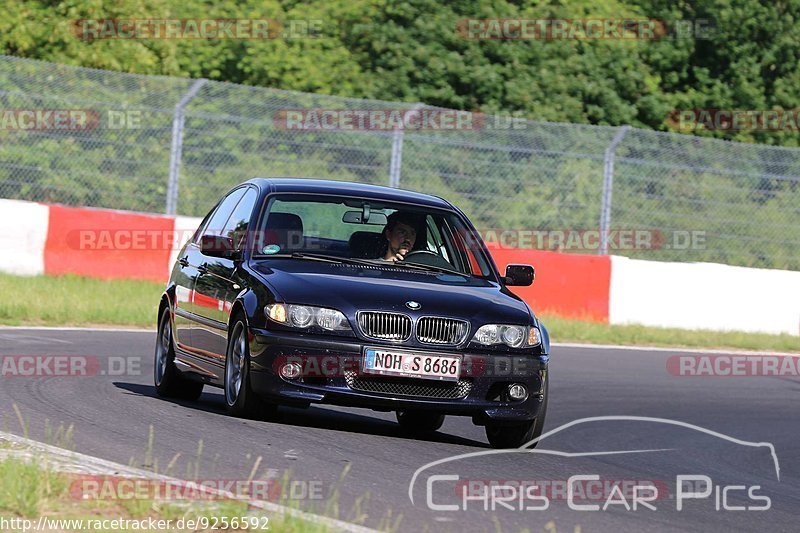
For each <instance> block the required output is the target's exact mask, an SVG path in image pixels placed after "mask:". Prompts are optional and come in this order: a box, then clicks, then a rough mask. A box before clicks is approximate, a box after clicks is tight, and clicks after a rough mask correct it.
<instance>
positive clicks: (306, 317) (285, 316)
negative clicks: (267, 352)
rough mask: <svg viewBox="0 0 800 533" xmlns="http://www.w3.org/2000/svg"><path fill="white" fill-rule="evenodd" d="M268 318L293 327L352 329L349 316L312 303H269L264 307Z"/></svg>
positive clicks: (331, 329) (330, 329) (332, 329)
mask: <svg viewBox="0 0 800 533" xmlns="http://www.w3.org/2000/svg"><path fill="white" fill-rule="evenodd" d="M264 313H265V314H266V315H267V318H269V319H270V320H272V321H274V322H278V323H279V324H283V325H285V326H290V327H293V328H300V329H308V328H311V327H313V326H317V327H319V328H321V329H323V330H325V331H350V324H349V322H347V317H345V316H344V314H342V312H341V311H337V310H336V309H328V308H326V307H312V306H310V305H292V304H269V305H268V306H267V307H265V308H264Z"/></svg>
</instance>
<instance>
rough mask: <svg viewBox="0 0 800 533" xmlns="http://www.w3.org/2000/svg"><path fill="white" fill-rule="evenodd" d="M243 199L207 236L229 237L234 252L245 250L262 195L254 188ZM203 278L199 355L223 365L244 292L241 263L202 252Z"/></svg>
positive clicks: (210, 227)
mask: <svg viewBox="0 0 800 533" xmlns="http://www.w3.org/2000/svg"><path fill="white" fill-rule="evenodd" d="M242 192H243V196H242V198H241V199H240V201H239V202H238V204H237V205H236V207H235V208H234V210H233V212H232V214H231V216H229V217H228V219H227V220H226V221H225V223H224V224H223V225H222V226H219V225H216V224H213V223H209V225H208V227H207V228H206V231H205V235H215V236H222V237H229V238H231V239H233V241H234V249H235V250H237V251H240V250H241V249H242V245H243V244H244V243H243V239H244V238H245V237H246V236H247V231H248V227H249V224H250V218H251V216H252V213H253V209H254V207H255V205H256V200H257V198H258V192H257V191H256V189H255V188H253V187H247V188H246V189H242ZM200 261H201V265H200V276H199V277H198V278H197V283H196V284H195V290H194V294H195V299H196V301H197V302H203V303H204V305H196V312H197V314H198V315H200V317H201V320H200V321H199V326H198V328H197V329H196V330H195V337H196V341H195V342H196V345H197V349H198V351H200V353H201V354H203V355H204V356H205V357H207V358H208V359H209V361H210V362H212V363H215V364H219V365H222V364H223V363H224V361H225V353H226V351H227V345H228V340H227V328H228V323H229V321H230V313H231V308H232V306H233V302H234V301H235V300H236V297H237V296H238V295H239V293H240V292H241V290H242V286H241V282H240V281H241V280H238V279H237V276H236V269H237V268H238V261H234V260H232V259H230V258H226V257H215V256H210V255H206V254H203V253H202V251H201V259H200Z"/></svg>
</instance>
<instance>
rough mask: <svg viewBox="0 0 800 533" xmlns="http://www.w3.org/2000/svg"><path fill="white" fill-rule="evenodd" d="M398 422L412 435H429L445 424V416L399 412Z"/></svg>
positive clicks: (418, 412)
mask: <svg viewBox="0 0 800 533" xmlns="http://www.w3.org/2000/svg"><path fill="white" fill-rule="evenodd" d="M397 422H398V423H399V424H400V427H402V428H403V429H404V430H406V431H409V432H412V433H429V432H433V431H436V430H438V429H439V428H441V427H442V424H444V415H440V414H438V413H431V412H428V411H397Z"/></svg>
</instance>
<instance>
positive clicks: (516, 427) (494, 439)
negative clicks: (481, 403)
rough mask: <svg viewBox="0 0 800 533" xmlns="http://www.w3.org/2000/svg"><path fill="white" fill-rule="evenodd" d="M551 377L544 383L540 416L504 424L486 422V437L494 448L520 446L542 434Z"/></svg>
mask: <svg viewBox="0 0 800 533" xmlns="http://www.w3.org/2000/svg"><path fill="white" fill-rule="evenodd" d="M549 389H550V386H549V378H548V380H547V381H545V385H544V400H542V405H541V406H540V407H539V416H537V417H536V418H535V419H533V420H529V421H526V422H521V423H518V424H502V423H496V422H495V423H492V422H488V423H487V424H486V438H487V439H489V444H491V445H492V448H500V449H502V448H519V447H520V446H523V445H525V444H527V443H528V442H530V441H532V440H533V439H538V438H539V437H541V436H542V430H543V429H544V419H545V415H546V414H547V399H548V397H549V396H550V394H549ZM537 444H539V441H536V442H534V443H533V444H531V445H530V446H528V448H535V447H536V445H537Z"/></svg>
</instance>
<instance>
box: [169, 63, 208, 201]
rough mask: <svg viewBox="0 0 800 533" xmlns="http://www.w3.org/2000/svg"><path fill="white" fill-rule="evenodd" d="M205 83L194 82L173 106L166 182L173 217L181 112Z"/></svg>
mask: <svg viewBox="0 0 800 533" xmlns="http://www.w3.org/2000/svg"><path fill="white" fill-rule="evenodd" d="M206 83H208V80H207V79H205V78H200V79H198V80H196V81H195V82H194V83H193V84H192V86H191V87H190V88H189V90H188V91H187V92H186V94H184V95H183V98H181V99H180V101H179V102H178V104H177V105H176V106H175V115H174V117H173V118H172V146H171V148H170V152H169V181H168V182H167V214H168V215H174V214H175V212H176V211H177V208H178V176H179V174H180V168H181V156H182V153H183V125H184V122H185V121H186V117H185V116H184V113H183V110H184V109H185V108H186V105H187V104H188V103H189V101H190V100H191V99H192V98H194V97H195V95H196V94H197V91H199V90H200V88H201V87H202V86H203V85H205V84H206Z"/></svg>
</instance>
